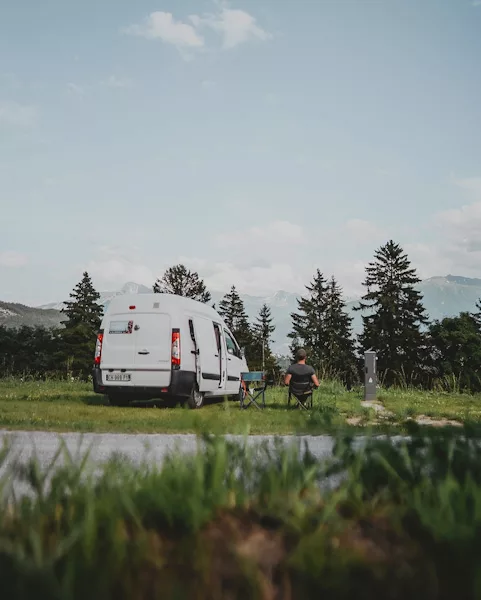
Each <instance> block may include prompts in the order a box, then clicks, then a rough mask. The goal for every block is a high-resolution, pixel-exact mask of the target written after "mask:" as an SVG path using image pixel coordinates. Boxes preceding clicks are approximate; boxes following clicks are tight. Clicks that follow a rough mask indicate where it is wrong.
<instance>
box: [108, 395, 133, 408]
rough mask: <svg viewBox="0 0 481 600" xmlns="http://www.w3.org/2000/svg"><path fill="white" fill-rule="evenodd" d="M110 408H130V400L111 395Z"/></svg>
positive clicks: (109, 397)
mask: <svg viewBox="0 0 481 600" xmlns="http://www.w3.org/2000/svg"><path fill="white" fill-rule="evenodd" d="M107 397H108V399H109V404H110V406H128V405H129V404H130V402H129V399H128V398H126V397H125V396H122V395H121V394H115V395H109V396H107Z"/></svg>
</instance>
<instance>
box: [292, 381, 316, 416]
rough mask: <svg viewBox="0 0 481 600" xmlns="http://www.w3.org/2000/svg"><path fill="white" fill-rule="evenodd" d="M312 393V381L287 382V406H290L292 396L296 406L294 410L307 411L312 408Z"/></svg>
mask: <svg viewBox="0 0 481 600" xmlns="http://www.w3.org/2000/svg"><path fill="white" fill-rule="evenodd" d="M313 392H314V384H313V383H312V381H293V380H292V379H291V380H290V382H289V392H288V396H287V406H288V407H289V406H290V405H291V398H292V396H294V398H295V399H296V405H295V407H294V408H297V407H298V406H299V408H303V409H304V410H307V409H308V408H312V394H313Z"/></svg>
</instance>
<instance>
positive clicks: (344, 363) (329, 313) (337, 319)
mask: <svg viewBox="0 0 481 600" xmlns="http://www.w3.org/2000/svg"><path fill="white" fill-rule="evenodd" d="M352 320H353V318H352V317H351V316H350V315H348V313H347V311H346V304H345V302H344V300H343V297H342V289H341V287H340V286H339V285H338V283H337V281H336V279H335V278H334V276H333V277H331V279H330V281H329V284H328V289H327V294H326V316H325V323H324V328H325V340H326V360H325V362H326V370H327V371H328V373H329V375H330V376H331V377H333V378H339V379H341V380H342V381H343V382H344V383H347V384H348V386H349V387H350V386H351V385H352V383H353V381H354V380H356V379H357V367H356V356H355V343H354V339H353V335H352Z"/></svg>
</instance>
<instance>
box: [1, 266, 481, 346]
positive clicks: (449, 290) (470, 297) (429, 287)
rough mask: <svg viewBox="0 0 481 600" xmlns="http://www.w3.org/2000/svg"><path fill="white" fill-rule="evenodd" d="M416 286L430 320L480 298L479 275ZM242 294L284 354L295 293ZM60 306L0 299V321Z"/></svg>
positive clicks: (132, 287) (135, 289)
mask: <svg viewBox="0 0 481 600" xmlns="http://www.w3.org/2000/svg"><path fill="white" fill-rule="evenodd" d="M417 287H418V289H419V291H420V292H421V293H422V295H423V302H424V306H425V307H426V311H427V313H428V315H429V317H430V318H431V319H432V320H434V319H442V318H444V317H447V316H454V315H457V314H459V313H460V312H462V311H470V312H472V311H474V310H475V305H476V301H477V300H478V299H479V298H481V279H472V278H468V277H460V276H456V275H447V276H445V277H431V278H429V279H425V280H423V281H422V282H421V283H419V285H418V286H417ZM150 292H151V288H148V287H146V286H144V285H139V284H136V283H133V282H129V283H126V284H125V285H124V286H123V287H122V288H121V289H120V290H117V291H114V292H101V294H100V302H101V303H102V304H103V305H104V308H107V307H108V305H109V303H110V301H111V300H112V298H114V297H115V296H119V295H123V294H131V293H132V294H145V293H150ZM222 296H223V294H222V293H213V294H212V301H213V302H215V304H216V305H218V303H219V301H220V300H221V298H222ZM241 298H242V300H243V301H244V306H245V309H246V313H247V314H248V316H249V318H250V319H251V320H253V319H255V317H256V316H257V314H258V313H259V309H260V307H261V306H262V305H263V304H264V303H266V304H268V305H269V306H270V307H271V313H272V316H273V319H274V324H275V325H276V330H275V332H274V334H273V338H274V344H273V350H274V352H276V353H278V354H287V353H288V352H289V350H288V346H289V342H288V338H287V334H288V333H289V332H290V330H291V316H290V315H291V313H292V312H295V311H296V310H297V298H298V295H297V294H292V293H289V292H284V291H279V292H276V293H275V294H274V295H272V296H250V295H248V294H241ZM358 301H359V298H353V297H350V298H347V297H346V302H347V310H348V312H349V313H350V314H352V316H353V318H354V320H353V329H354V331H355V332H356V333H358V332H359V331H360V330H361V326H362V319H361V314H360V313H359V312H353V310H352V308H353V306H355V305H356V304H357V303H358ZM62 306H63V302H58V303H51V304H46V305H43V306H39V307H29V306H24V305H22V304H13V303H6V302H0V325H6V326H7V327H19V326H21V325H44V326H45V327H52V326H53V327H55V326H58V325H59V324H60V321H62V320H63V319H64V318H65V315H63V314H62V313H60V309H61V308H62Z"/></svg>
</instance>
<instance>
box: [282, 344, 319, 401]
mask: <svg viewBox="0 0 481 600" xmlns="http://www.w3.org/2000/svg"><path fill="white" fill-rule="evenodd" d="M296 358H297V362H296V363H295V364H293V365H290V366H289V368H288V369H287V371H286V375H285V377H284V383H285V384H286V385H288V386H289V387H290V388H291V389H292V393H293V394H294V395H295V396H299V395H307V394H308V393H309V391H310V390H311V389H312V387H313V386H314V387H316V388H318V387H319V381H318V379H317V377H316V372H315V370H314V368H313V367H311V366H310V365H306V358H307V353H306V351H305V350H304V348H300V349H299V350H298V351H297V354H296Z"/></svg>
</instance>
